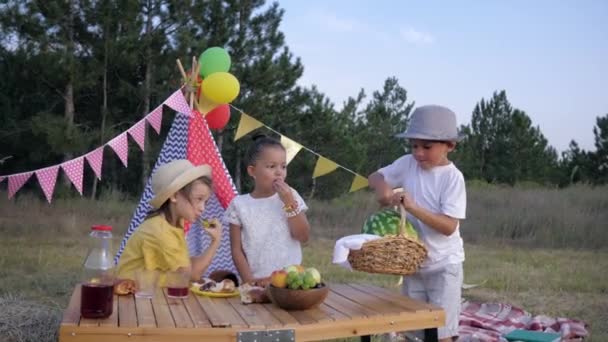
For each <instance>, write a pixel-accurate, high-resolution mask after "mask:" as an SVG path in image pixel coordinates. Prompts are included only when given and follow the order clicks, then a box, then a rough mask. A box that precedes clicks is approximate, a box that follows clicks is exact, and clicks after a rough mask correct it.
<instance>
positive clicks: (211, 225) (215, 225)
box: [203, 219, 222, 242]
mask: <svg viewBox="0 0 608 342" xmlns="http://www.w3.org/2000/svg"><path fill="white" fill-rule="evenodd" d="M203 229H205V231H206V232H207V234H209V236H210V237H211V240H212V241H213V242H215V241H220V239H221V238H222V223H221V222H220V221H219V220H218V219H213V220H209V221H204V222H203Z"/></svg>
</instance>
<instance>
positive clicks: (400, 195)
mask: <svg viewBox="0 0 608 342" xmlns="http://www.w3.org/2000/svg"><path fill="white" fill-rule="evenodd" d="M392 204H393V205H403V207H404V208H405V210H407V211H410V210H412V208H415V207H416V202H415V201H414V199H413V198H412V196H411V195H410V194H409V193H407V192H405V191H399V192H396V193H394V194H393V198H392Z"/></svg>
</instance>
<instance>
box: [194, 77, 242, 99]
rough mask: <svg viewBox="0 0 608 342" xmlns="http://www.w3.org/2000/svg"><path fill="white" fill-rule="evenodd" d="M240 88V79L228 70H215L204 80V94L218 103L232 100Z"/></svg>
mask: <svg viewBox="0 0 608 342" xmlns="http://www.w3.org/2000/svg"><path fill="white" fill-rule="evenodd" d="M240 90H241V86H240V84H239V81H238V80H237V79H236V77H234V76H233V75H232V74H231V73H228V72H214V73H213V74H211V75H209V76H207V78H205V80H204V81H203V94H204V95H205V97H206V98H208V99H209V100H210V101H211V102H215V103H218V104H224V103H230V102H232V101H233V100H234V99H236V97H237V96H238V95H239V91H240Z"/></svg>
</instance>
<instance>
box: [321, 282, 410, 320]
mask: <svg viewBox="0 0 608 342" xmlns="http://www.w3.org/2000/svg"><path fill="white" fill-rule="evenodd" d="M332 288H333V289H334V290H335V292H337V293H339V294H340V295H341V296H343V297H345V298H349V299H351V300H352V301H354V302H357V303H359V304H361V305H362V306H365V307H366V308H369V309H372V310H374V311H376V312H379V313H381V314H383V315H387V314H394V313H399V312H402V311H403V309H402V308H400V307H398V306H395V305H394V304H393V303H391V302H389V301H386V300H384V299H381V298H378V297H375V296H372V295H370V294H368V293H365V292H363V291H359V290H357V289H355V288H353V287H351V286H349V285H344V284H332Z"/></svg>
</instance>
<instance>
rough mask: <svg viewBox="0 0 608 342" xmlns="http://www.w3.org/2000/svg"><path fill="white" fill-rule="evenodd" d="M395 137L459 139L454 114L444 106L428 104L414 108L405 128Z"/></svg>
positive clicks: (439, 139)
mask: <svg viewBox="0 0 608 342" xmlns="http://www.w3.org/2000/svg"><path fill="white" fill-rule="evenodd" d="M395 137H397V138H407V139H421V140H438V141H460V140H462V136H460V135H459V134H458V127H457V124H456V114H454V112H452V111H451V110H449V109H448V108H446V107H442V106H437V105H428V106H422V107H418V108H416V110H414V112H413V113H412V116H411V118H410V123H409V125H408V127H407V130H406V131H405V132H403V133H399V134H397V135H395Z"/></svg>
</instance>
